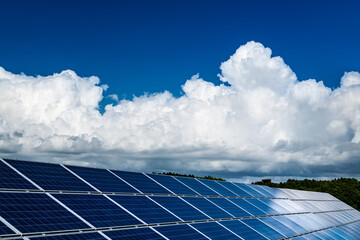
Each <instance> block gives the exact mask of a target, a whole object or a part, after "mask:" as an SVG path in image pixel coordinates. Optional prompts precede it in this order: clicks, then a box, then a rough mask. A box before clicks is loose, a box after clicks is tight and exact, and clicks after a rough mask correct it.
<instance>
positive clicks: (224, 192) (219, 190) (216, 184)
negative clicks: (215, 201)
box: [198, 179, 237, 197]
mask: <svg viewBox="0 0 360 240" xmlns="http://www.w3.org/2000/svg"><path fill="white" fill-rule="evenodd" d="M198 180H199V181H200V182H202V183H203V184H205V185H206V186H208V187H209V188H211V189H212V190H214V191H215V192H217V193H219V194H220V195H222V196H234V197H236V196H237V195H236V194H235V193H233V192H231V191H230V190H228V189H226V188H225V187H224V186H222V185H221V184H219V181H214V180H205V179H198Z"/></svg>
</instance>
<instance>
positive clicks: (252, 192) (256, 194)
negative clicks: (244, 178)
mask: <svg viewBox="0 0 360 240" xmlns="http://www.w3.org/2000/svg"><path fill="white" fill-rule="evenodd" d="M234 184H235V185H236V186H238V187H239V188H241V189H242V190H244V191H246V192H247V193H249V194H250V195H251V196H252V197H264V195H263V194H261V193H259V192H258V191H256V190H255V189H253V188H251V187H250V186H249V185H247V184H242V183H234Z"/></svg>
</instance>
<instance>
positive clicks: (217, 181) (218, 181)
mask: <svg viewBox="0 0 360 240" xmlns="http://www.w3.org/2000/svg"><path fill="white" fill-rule="evenodd" d="M215 182H216V183H217V184H219V185H220V186H222V187H223V188H226V189H227V190H228V191H230V192H232V193H233V194H235V195H236V196H238V197H240V196H239V194H237V193H236V192H233V191H232V190H231V189H229V188H227V187H226V186H224V185H222V184H220V182H219V181H215Z"/></svg>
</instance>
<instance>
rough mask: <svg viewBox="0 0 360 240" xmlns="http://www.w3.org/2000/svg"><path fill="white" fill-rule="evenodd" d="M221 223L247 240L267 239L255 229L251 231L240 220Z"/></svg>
mask: <svg viewBox="0 0 360 240" xmlns="http://www.w3.org/2000/svg"><path fill="white" fill-rule="evenodd" d="M220 223H221V224H222V225H224V226H225V227H227V228H228V229H230V230H231V231H233V232H234V233H236V234H237V235H239V236H240V237H241V238H243V239H245V240H254V239H256V240H261V239H266V238H265V237H264V236H262V235H261V234H260V233H258V232H256V231H255V230H254V229H251V228H250V227H248V226H246V225H245V224H244V223H242V222H240V221H238V220H232V221H221V222H220Z"/></svg>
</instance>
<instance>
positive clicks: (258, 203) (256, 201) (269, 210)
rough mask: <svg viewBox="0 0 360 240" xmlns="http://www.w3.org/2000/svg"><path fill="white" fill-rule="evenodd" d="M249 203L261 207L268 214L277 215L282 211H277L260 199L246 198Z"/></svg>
mask: <svg viewBox="0 0 360 240" xmlns="http://www.w3.org/2000/svg"><path fill="white" fill-rule="evenodd" d="M246 201H248V202H249V203H251V204H253V205H254V206H256V207H258V208H260V209H261V210H262V211H264V212H265V213H266V215H275V214H280V212H278V211H276V210H275V209H274V208H273V207H270V206H268V205H267V204H265V203H263V202H262V201H260V200H259V199H256V198H250V199H246Z"/></svg>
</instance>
